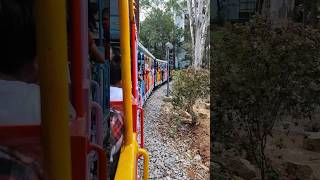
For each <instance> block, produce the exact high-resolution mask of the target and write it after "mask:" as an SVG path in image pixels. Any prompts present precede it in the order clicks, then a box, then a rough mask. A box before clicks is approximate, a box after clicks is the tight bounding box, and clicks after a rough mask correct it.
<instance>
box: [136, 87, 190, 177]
mask: <svg viewBox="0 0 320 180" xmlns="http://www.w3.org/2000/svg"><path fill="white" fill-rule="evenodd" d="M170 84H172V83H170ZM166 88H167V86H166V85H163V86H161V87H160V88H159V89H157V90H155V91H154V92H153V93H152V94H151V96H150V97H149V99H148V100H147V102H146V104H145V106H144V108H143V109H144V113H145V115H144V131H145V132H144V137H145V138H144V139H145V149H146V150H147V151H148V152H149V156H150V161H149V179H190V178H189V177H188V175H187V169H188V168H189V167H190V165H191V164H192V161H193V160H190V159H191V158H188V157H185V156H186V154H187V153H186V149H187V145H186V143H184V142H179V141H178V142H176V141H174V139H173V138H170V137H169V134H168V135H163V134H165V133H160V132H159V128H158V127H159V123H161V121H162V120H163V118H164V117H162V116H161V106H162V105H163V104H164V102H163V98H164V97H165V96H166ZM138 139H140V137H139V138H138ZM139 169H140V170H141V169H143V166H142V160H139ZM139 175H140V176H141V175H142V172H141V171H140V172H139ZM140 179H142V177H140Z"/></svg>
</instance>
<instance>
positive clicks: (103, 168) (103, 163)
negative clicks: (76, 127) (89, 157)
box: [88, 143, 107, 180]
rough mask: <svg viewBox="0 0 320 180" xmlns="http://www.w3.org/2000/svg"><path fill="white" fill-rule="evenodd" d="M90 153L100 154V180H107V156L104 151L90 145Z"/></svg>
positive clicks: (94, 145)
mask: <svg viewBox="0 0 320 180" xmlns="http://www.w3.org/2000/svg"><path fill="white" fill-rule="evenodd" d="M88 150H89V152H91V151H95V152H97V153H98V180H107V156H106V153H105V151H104V149H103V148H102V147H100V146H98V145H96V144H91V143H90V144H89V145H88Z"/></svg>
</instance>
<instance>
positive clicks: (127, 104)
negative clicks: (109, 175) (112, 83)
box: [118, 0, 133, 145]
mask: <svg viewBox="0 0 320 180" xmlns="http://www.w3.org/2000/svg"><path fill="white" fill-rule="evenodd" d="M118 2H119V16H120V47H121V76H122V88H123V110H124V111H123V112H124V124H125V136H124V137H125V138H124V143H125V145H129V144H131V143H132V141H133V123H132V99H131V98H132V93H131V61H130V60H131V57H130V53H131V51H130V28H129V13H128V12H129V4H128V0H119V1H118Z"/></svg>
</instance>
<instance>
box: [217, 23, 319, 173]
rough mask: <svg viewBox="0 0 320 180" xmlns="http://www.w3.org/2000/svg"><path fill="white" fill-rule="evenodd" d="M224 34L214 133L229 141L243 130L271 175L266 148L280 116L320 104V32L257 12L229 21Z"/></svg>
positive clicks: (299, 113) (303, 113)
mask: <svg viewBox="0 0 320 180" xmlns="http://www.w3.org/2000/svg"><path fill="white" fill-rule="evenodd" d="M219 39H220V40H219V41H216V42H213V59H212V67H213V69H212V72H211V73H212V77H213V80H212V88H211V89H212V90H213V103H214V104H213V107H214V112H213V127H214V132H213V133H212V134H214V135H215V136H216V137H217V138H218V139H219V138H220V140H221V139H222V140H223V141H226V140H225V139H226V138H236V139H240V138H239V137H241V136H242V137H243V138H241V140H243V142H241V143H244V144H245V147H246V148H247V149H246V150H247V152H248V154H249V156H251V157H253V158H254V161H255V163H256V164H257V165H258V167H259V168H260V169H261V178H262V179H267V178H268V177H267V175H268V173H267V172H269V171H270V170H271V169H272V168H271V167H270V163H268V160H267V158H266V156H265V152H264V150H265V147H266V141H267V137H268V135H271V130H272V128H273V126H274V124H275V122H276V121H277V120H281V118H282V117H283V115H284V114H290V115H294V116H295V117H305V116H310V114H311V113H312V112H313V111H314V109H315V107H317V106H319V105H320V51H319V48H320V33H319V31H318V30H315V29H311V28H304V27H303V26H301V25H299V24H290V25H289V26H288V27H285V28H278V29H273V28H272V27H271V23H270V22H269V21H267V20H265V19H263V18H260V17H257V18H255V19H253V20H251V21H250V22H248V23H247V24H244V25H241V24H234V25H229V27H226V28H225V30H224V31H223V35H222V37H221V38H219ZM222 130H223V131H222ZM226 142H227V141H226ZM231 142H232V140H231ZM233 142H235V141H233ZM236 142H238V141H236Z"/></svg>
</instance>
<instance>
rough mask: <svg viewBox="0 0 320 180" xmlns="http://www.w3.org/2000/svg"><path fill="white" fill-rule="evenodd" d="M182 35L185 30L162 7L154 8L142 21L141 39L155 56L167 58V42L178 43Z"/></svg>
mask: <svg viewBox="0 0 320 180" xmlns="http://www.w3.org/2000/svg"><path fill="white" fill-rule="evenodd" d="M182 36H183V30H182V29H181V28H178V27H176V26H175V24H174V21H173V18H172V15H171V14H170V13H169V12H167V11H164V10H161V9H160V8H153V9H152V11H151V12H150V14H149V15H148V16H147V17H146V19H145V20H144V21H143V22H141V26H140V34H139V37H140V41H141V42H142V44H143V45H144V46H145V47H146V48H148V49H149V50H150V51H151V53H152V54H153V55H154V56H155V57H158V58H161V59H165V44H166V43H167V42H171V43H172V44H174V43H178V42H179V41H180V39H181V38H182Z"/></svg>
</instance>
